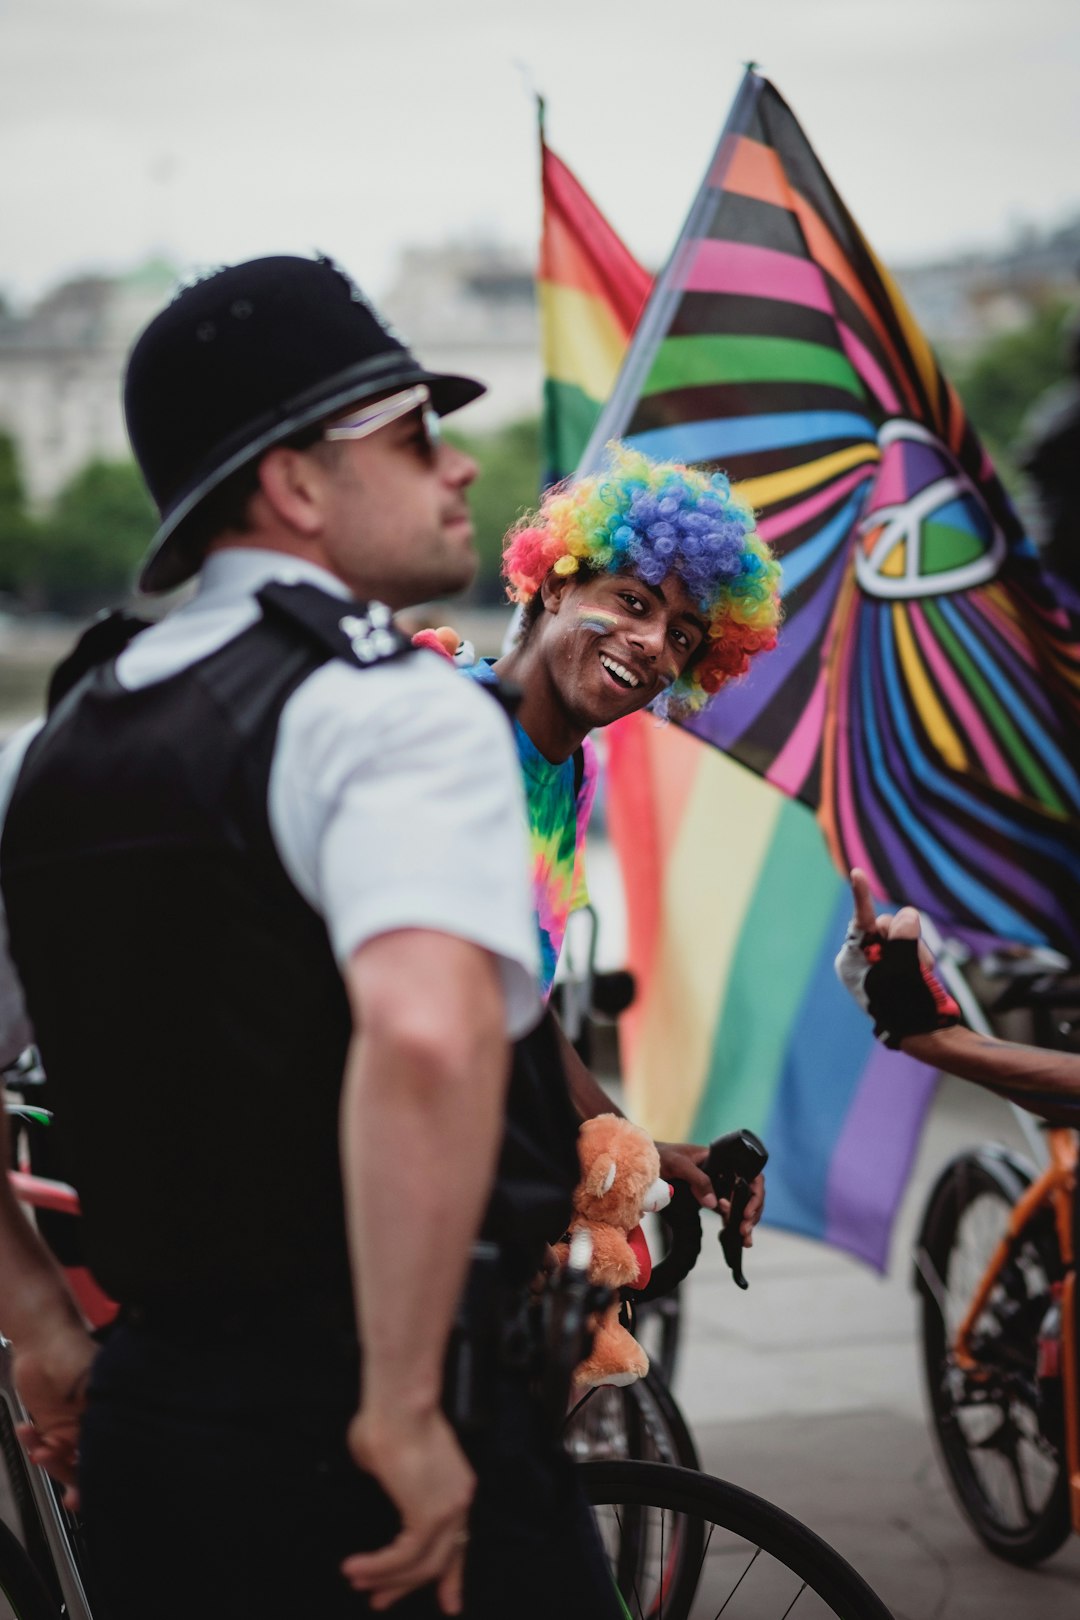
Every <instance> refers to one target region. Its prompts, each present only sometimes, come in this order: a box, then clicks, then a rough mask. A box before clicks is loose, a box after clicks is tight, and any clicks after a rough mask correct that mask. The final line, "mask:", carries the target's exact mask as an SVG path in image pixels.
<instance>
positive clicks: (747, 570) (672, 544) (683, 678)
mask: <svg viewBox="0 0 1080 1620" xmlns="http://www.w3.org/2000/svg"><path fill="white" fill-rule="evenodd" d="M503 572H504V575H505V577H506V579H507V582H508V583H507V589H508V593H509V595H510V596H511V598H512V599H513V600H514V601H516V602H518V603H519V604H520V605H521V608H522V616H521V628H520V633H519V635H518V639H517V641H516V642H515V644H514V646H513V647H512V648H511V650H510V651H509V652H508V653H506V654H505V656H504V657H502V658H501V659H499V660H498V662H497V663H495V664H494V665H491V664H484V663H481V664H477V665H474V666H473V668H472V669H471V670H470V673H471V674H472V675H474V677H475V678H477V679H480V680H493V679H495V678H496V677H498V678H501V679H505V680H508V681H512V682H513V683H514V684H515V685H517V686H518V687H520V688H521V692H522V698H521V704H520V707H519V709H518V711H517V724H516V727H515V734H516V739H517V745H518V756H519V759H520V761H521V766H522V773H523V777H524V783H525V797H526V802H527V807H528V818H529V837H530V845H531V857H532V884H533V904H534V907H535V909H536V914H537V922H538V926H539V932H540V950H541V960H542V979H543V985H544V990H545V993H548V992H550V989H551V984H552V981H553V979H554V976H555V968H556V964H557V963H558V959H559V952H560V949H561V947H562V941H563V937H564V935H565V933H566V925H567V919H568V917H569V915H570V912H571V911H573V910H575V909H577V908H578V907H580V906H582V905H584V904H585V902H586V899H587V895H586V889H585V868H584V849H585V832H586V828H587V825H588V819H589V812H590V809H591V806H592V799H593V794H594V791H595V786H596V759H595V755H594V753H593V749H592V744H591V743H590V741H589V732H590V731H592V730H594V729H595V728H596V727H599V726H607V725H610V724H611V722H612V721H613V720H618V719H620V718H621V717H622V716H623V715H627V714H632V713H634V711H635V710H637V709H641V708H645V707H646V706H648V707H651V709H652V710H653V712H654V713H656V714H658V715H659V716H661V717H662V718H668V717H671V718H679V717H681V716H684V715H688V714H692V713H694V712H695V711H696V710H698V709H700V708H702V707H704V705H705V704H706V703H707V702H708V701H709V699H710V697H712V696H713V695H714V694H715V693H716V692H718V691H719V690H720V688H721V687H722V686H724V685H725V684H726V683H727V682H728V681H729V680H732V679H734V678H737V677H738V676H740V675H742V674H744V673H745V671H746V670H747V669H748V668H749V666H750V661H751V659H752V658H754V657H756V655H757V654H758V653H760V652H764V651H766V650H767V649H769V648H771V647H774V646H775V645H776V637H777V627H778V625H779V620H780V598H779V579H780V566H779V564H778V563H777V562H776V561H775V560H774V558H773V557H772V555H771V554H770V552H769V549H768V546H767V545H766V544H765V542H764V541H763V540H762V539H761V537H760V536H759V535H758V533H757V531H756V529H755V527H754V518H753V514H752V513H751V512H750V511H749V510H748V509H747V508H746V507H745V506H743V505H742V504H741V503H740V502H739V501H738V500H737V499H736V497H735V496H734V495H733V494H732V491H731V486H730V484H729V482H728V479H727V478H726V477H725V475H724V474H723V473H714V474H712V475H709V474H708V473H704V472H699V471H697V470H695V469H693V468H689V467H684V466H682V465H680V464H679V463H676V462H658V461H652V460H650V458H649V457H647V456H644V455H642V454H641V453H640V452H637V451H633V450H630V449H628V448H626V447H625V446H621V445H612V446H611V447H610V449H609V464H608V466H607V467H606V468H605V469H604V470H603V471H601V472H599V473H597V474H595V475H593V476H592V477H588V478H581V479H578V480H576V481H575V482H573V483H568V484H563V485H560V486H558V487H557V488H555V489H553V490H551V491H549V493H548V495H547V496H546V498H545V500H544V502H543V504H542V506H541V508H540V510H539V511H538V512H536V513H534V514H530V515H529V516H527V517H525V518H523V519H522V520H521V522H520V523H518V524H517V525H516V527H515V528H514V530H513V531H512V532H511V533H510V535H509V536H508V538H507V542H506V547H505V550H504V553H503ZM563 1048H564V1058H565V1063H566V1069H567V1075H568V1079H569V1081H570V1087H571V1092H572V1095H573V1099H574V1102H575V1104H576V1106H577V1109H578V1111H579V1113H580V1114H581V1115H582V1116H583V1117H585V1118H588V1117H590V1116H592V1115H594V1114H597V1113H602V1112H604V1111H606V1110H610V1109H611V1107H612V1103H611V1102H610V1100H609V1099H608V1097H607V1096H606V1095H605V1093H604V1091H603V1090H602V1089H601V1087H600V1086H599V1084H598V1083H597V1081H596V1080H595V1079H594V1077H593V1076H592V1074H591V1073H590V1072H589V1070H588V1069H587V1068H586V1066H585V1065H584V1064H583V1063H582V1061H581V1059H580V1058H579V1057H578V1055H577V1053H576V1052H575V1051H574V1049H573V1047H572V1046H571V1045H570V1042H569V1041H568V1040H566V1039H565V1037H564V1038H563ZM657 1146H658V1147H659V1149H660V1156H661V1173H662V1174H663V1175H664V1176H665V1177H666V1178H667V1179H669V1180H670V1179H673V1178H679V1179H681V1180H685V1181H688V1182H689V1183H690V1185H691V1186H692V1187H693V1189H694V1192H695V1193H696V1195H697V1197H698V1199H699V1200H700V1201H701V1202H702V1203H705V1204H708V1205H709V1206H710V1207H712V1206H713V1205H715V1202H716V1200H715V1198H714V1197H713V1193H712V1188H711V1186H710V1183H709V1181H708V1178H707V1177H706V1176H705V1174H704V1172H703V1171H702V1170H701V1169H700V1168H699V1166H700V1163H701V1161H702V1159H703V1158H704V1156H705V1152H706V1150H705V1148H703V1147H694V1146H692V1145H690V1144H685V1143H658V1144H657ZM761 1203H762V1189H761V1188H760V1187H759V1189H758V1195H757V1197H756V1198H755V1199H754V1201H753V1203H752V1205H751V1207H750V1209H749V1210H748V1212H747V1218H746V1221H745V1223H744V1241H749V1238H750V1233H751V1230H752V1227H753V1224H754V1222H755V1220H756V1219H757V1218H758V1216H759V1215H760V1211H761Z"/></svg>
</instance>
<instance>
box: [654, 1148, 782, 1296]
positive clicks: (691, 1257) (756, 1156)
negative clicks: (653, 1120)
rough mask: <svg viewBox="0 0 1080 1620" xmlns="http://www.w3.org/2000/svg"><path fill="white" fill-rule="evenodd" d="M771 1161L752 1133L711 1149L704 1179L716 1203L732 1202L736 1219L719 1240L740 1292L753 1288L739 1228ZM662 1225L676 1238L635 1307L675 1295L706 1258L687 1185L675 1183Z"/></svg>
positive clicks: (730, 1220)
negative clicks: (753, 1189) (744, 1265)
mask: <svg viewBox="0 0 1080 1620" xmlns="http://www.w3.org/2000/svg"><path fill="white" fill-rule="evenodd" d="M768 1157H769V1154H768V1150H767V1149H766V1147H765V1144H764V1143H763V1142H762V1141H761V1139H760V1138H759V1137H757V1136H755V1135H754V1133H753V1131H731V1132H729V1134H728V1135H727V1136H720V1137H717V1139H716V1141H715V1142H713V1143H712V1144H711V1145H710V1147H709V1154H708V1157H707V1158H706V1160H705V1166H704V1168H705V1174H706V1175H707V1176H708V1178H709V1180H710V1181H711V1182H712V1184H713V1191H714V1192H715V1193H716V1196H717V1198H729V1199H730V1200H731V1214H730V1216H729V1218H728V1222H727V1225H726V1226H724V1227H722V1228H721V1231H720V1234H719V1236H720V1247H721V1249H722V1250H723V1253H724V1259H725V1260H726V1261H727V1263H728V1266H729V1267H730V1269H731V1276H732V1281H733V1282H734V1283H735V1284H736V1285H737V1286H738V1287H739V1288H748V1287H749V1286H750V1285H749V1283H748V1282H747V1280H746V1278H745V1277H744V1276H743V1269H742V1252H743V1243H742V1234H741V1232H740V1231H739V1228H740V1226H741V1225H742V1219H743V1216H744V1214H745V1213H746V1206H747V1204H748V1202H749V1200H750V1184H751V1182H752V1181H753V1180H754V1178H755V1176H759V1175H760V1174H761V1172H762V1170H763V1169H764V1168H765V1165H766V1162H767V1161H768ZM660 1219H661V1220H662V1221H663V1223H664V1225H665V1226H667V1227H668V1229H669V1231H670V1233H671V1247H670V1248H669V1249H668V1252H667V1254H666V1255H665V1256H664V1258H663V1259H662V1260H660V1261H658V1262H657V1264H656V1265H655V1266H654V1267H653V1272H652V1276H651V1277H650V1278H649V1281H648V1282H647V1283H646V1285H645V1287H644V1288H638V1289H635V1290H634V1292H633V1298H634V1302H635V1303H636V1304H644V1303H645V1302H646V1301H647V1300H650V1299H659V1298H660V1296H661V1295H662V1294H670V1293H673V1292H674V1290H675V1289H676V1288H677V1287H678V1286H679V1284H680V1283H681V1282H682V1280H683V1278H684V1277H687V1276H688V1275H689V1273H690V1272H691V1271H692V1270H693V1268H694V1265H695V1263H696V1262H697V1258H698V1255H699V1254H700V1253H701V1206H700V1204H699V1203H698V1201H697V1199H696V1198H695V1197H694V1195H693V1193H692V1192H691V1191H690V1188H689V1186H688V1184H687V1183H686V1182H685V1181H678V1182H676V1183H675V1193H674V1196H673V1197H672V1200H671V1203H670V1204H669V1205H668V1206H667V1208H666V1209H665V1210H663V1211H662V1212H661V1215H660Z"/></svg>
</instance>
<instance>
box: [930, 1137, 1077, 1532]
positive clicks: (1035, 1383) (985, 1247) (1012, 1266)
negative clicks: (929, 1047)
mask: <svg viewBox="0 0 1080 1620" xmlns="http://www.w3.org/2000/svg"><path fill="white" fill-rule="evenodd" d="M1030 1182H1031V1175H1030V1173H1029V1172H1028V1171H1027V1170H1026V1169H1025V1167H1024V1166H1023V1165H1021V1164H1020V1163H1019V1162H1018V1161H1015V1160H1012V1159H1011V1158H1008V1157H1006V1156H1005V1155H1004V1154H1001V1153H995V1152H993V1151H991V1150H988V1149H983V1150H980V1151H978V1152H975V1153H968V1154H964V1155H962V1156H961V1157H960V1158H958V1159H956V1160H954V1161H953V1163H952V1164H950V1165H949V1166H948V1167H947V1168H946V1170H945V1172H944V1174H943V1175H942V1176H941V1178H940V1180H939V1181H938V1184H937V1186H936V1187H935V1189H934V1191H933V1193H932V1194H931V1198H930V1203H929V1205H928V1207H927V1211H926V1214H925V1216H924V1218H923V1227H922V1233H921V1238H920V1245H919V1250H918V1251H917V1253H918V1256H919V1260H920V1261H921V1270H922V1272H923V1275H921V1276H920V1278H919V1285H920V1292H921V1294H922V1342H923V1366H924V1371H925V1375H926V1389H927V1395H928V1398H929V1403H930V1413H931V1417H932V1420H933V1426H934V1432H935V1435H936V1439H937V1444H938V1448H939V1450H940V1453H941V1456H942V1459H943V1461H944V1464H945V1470H946V1475H947V1477H948V1480H949V1483H950V1486H951V1487H952V1490H953V1494H954V1495H955V1497H956V1499H957V1501H958V1502H959V1504H960V1507H961V1509H962V1510H963V1512H964V1514H965V1516H966V1517H967V1519H968V1520H969V1521H970V1523H971V1525H972V1526H973V1528H974V1530H975V1531H976V1533H977V1534H978V1535H979V1536H980V1537H981V1538H982V1540H983V1541H984V1542H985V1543H986V1545H987V1546H988V1547H989V1548H990V1549H991V1550H992V1551H993V1552H995V1553H997V1554H999V1556H1000V1557H1002V1558H1007V1559H1009V1560H1010V1561H1011V1562H1012V1563H1016V1564H1034V1563H1037V1562H1038V1561H1039V1560H1040V1559H1042V1558H1048V1557H1049V1556H1050V1554H1051V1553H1052V1552H1056V1551H1057V1549H1058V1547H1060V1546H1061V1544H1062V1542H1063V1541H1064V1540H1065V1538H1066V1537H1067V1536H1068V1534H1069V1532H1070V1522H1069V1497H1068V1490H1069V1483H1068V1470H1067V1467H1066V1462H1065V1425H1064V1417H1063V1413H1062V1407H1061V1396H1060V1385H1057V1384H1056V1381H1055V1385H1052V1386H1049V1385H1048V1386H1047V1387H1045V1388H1041V1387H1040V1384H1039V1380H1038V1378H1037V1376H1036V1349H1037V1340H1038V1334H1039V1328H1040V1325H1041V1323H1042V1321H1043V1318H1044V1316H1045V1315H1046V1311H1047V1308H1048V1306H1049V1304H1050V1284H1051V1283H1052V1282H1054V1281H1055V1280H1057V1279H1059V1278H1060V1277H1061V1275H1062V1267H1061V1256H1060V1253H1059V1251H1058V1243H1057V1236H1056V1233H1055V1230H1054V1223H1053V1218H1052V1215H1051V1212H1050V1211H1049V1210H1048V1209H1047V1210H1044V1211H1040V1212H1039V1213H1038V1214H1037V1215H1036V1217H1035V1218H1034V1220H1032V1221H1031V1222H1030V1223H1029V1225H1028V1227H1027V1229H1026V1231H1025V1233H1024V1234H1023V1238H1022V1241H1021V1242H1020V1243H1019V1245H1018V1246H1017V1248H1016V1250H1015V1252H1014V1253H1013V1255H1012V1256H1011V1258H1010V1259H1009V1261H1008V1263H1007V1264H1006V1266H1005V1268H1004V1270H1003V1271H1002V1273H1001V1277H1000V1279H999V1281H998V1284H997V1286H996V1287H995V1289H994V1291H993V1293H992V1294H991V1296H990V1299H989V1301H988V1303H987V1306H986V1309H985V1311H984V1312H983V1313H982V1316H981V1317H980V1318H979V1320H978V1322H977V1323H976V1327H975V1333H974V1335H973V1338H972V1344H971V1348H972V1351H973V1353H974V1355H975V1357H976V1359H977V1361H978V1366H977V1367H976V1368H975V1369H974V1371H966V1370H964V1369H963V1368H961V1367H959V1366H957V1364H956V1361H955V1358H954V1357H953V1354H952V1344H953V1341H954V1338H955V1334H956V1330H957V1328H958V1327H959V1325H960V1323H961V1322H962V1321H963V1318H964V1316H965V1314H966V1312H967V1308H968V1305H969V1303H970V1301H971V1299H972V1296H973V1294H974V1291H975V1289H976V1287H977V1285H978V1283H979V1281H980V1279H981V1277H982V1276H983V1273H984V1272H985V1270H986V1267H987V1264H988V1262H989V1260H990V1257H991V1255H992V1254H993V1252H994V1250H995V1249H996V1247H997V1245H998V1242H999V1241H1000V1239H1001V1237H1002V1236H1003V1234H1004V1231H1005V1225H1006V1222H1007V1220H1008V1217H1009V1212H1010V1210H1011V1209H1012V1206H1013V1205H1014V1204H1015V1202H1016V1200H1017V1199H1018V1198H1019V1196H1020V1195H1021V1194H1022V1193H1023V1191H1024V1189H1025V1187H1027V1186H1028V1185H1030Z"/></svg>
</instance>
